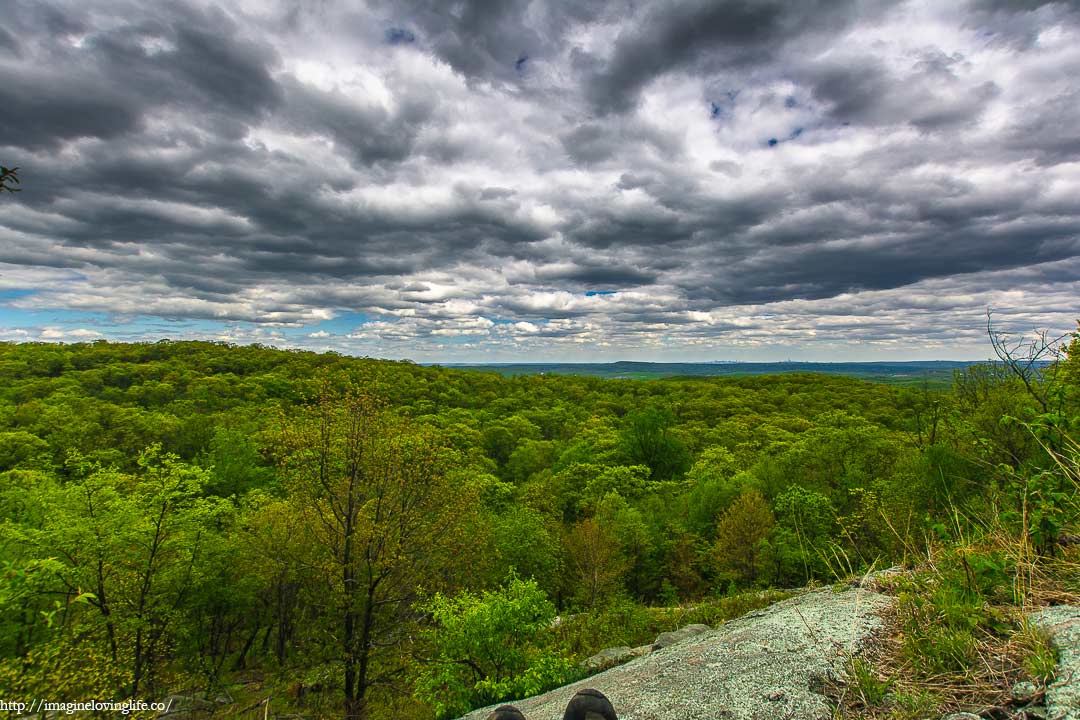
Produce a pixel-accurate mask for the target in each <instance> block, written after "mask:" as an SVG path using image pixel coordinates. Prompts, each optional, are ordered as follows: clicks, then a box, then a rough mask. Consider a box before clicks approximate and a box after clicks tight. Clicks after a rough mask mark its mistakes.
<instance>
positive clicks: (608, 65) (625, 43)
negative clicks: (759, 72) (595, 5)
mask: <svg viewBox="0 0 1080 720" xmlns="http://www.w3.org/2000/svg"><path fill="white" fill-rule="evenodd" d="M853 6H854V3H853V2H847V1H845V0H811V1H809V2H801V3H789V2H783V1H782V0H763V1H762V2H745V1H744V0H723V1H721V2H676V3H662V4H655V5H651V6H649V7H650V9H649V11H648V14H647V15H646V17H644V18H642V20H641V21H640V22H639V23H636V24H635V25H634V26H633V27H631V28H627V29H626V30H624V31H623V33H621V34H620V35H619V38H618V40H617V42H616V44H615V49H614V52H613V53H612V56H611V59H610V60H609V61H607V62H605V63H603V64H601V65H600V66H599V67H597V68H596V69H595V70H594V71H592V72H591V73H590V75H591V76H590V78H589V79H588V82H587V88H588V94H589V97H590V100H591V102H592V105H593V107H595V108H596V109H597V110H598V111H599V112H602V113H604V112H624V111H626V110H629V109H630V108H631V107H632V106H633V105H634V103H635V101H636V98H637V94H638V92H639V91H640V90H641V89H642V88H643V87H645V86H646V85H648V83H649V82H650V81H651V80H653V79H654V78H656V77H657V76H659V75H662V74H663V73H666V72H668V71H671V70H675V69H680V68H684V67H687V66H691V65H695V64H701V65H703V66H704V67H706V68H707V69H709V70H712V71H715V70H717V69H720V68H744V67H749V66H753V65H758V64H764V63H766V62H768V61H769V60H770V59H772V57H773V56H774V55H775V53H776V52H777V50H778V49H779V48H780V47H781V46H783V45H784V44H785V43H786V42H788V41H790V40H793V39H795V38H798V37H806V36H809V35H810V34H811V33H813V32H817V31H825V32H827V33H830V34H831V33H836V32H839V31H840V30H841V29H843V27H844V26H845V25H846V24H847V23H848V22H849V21H850V20H851V19H852V12H851V11H852V9H853Z"/></svg>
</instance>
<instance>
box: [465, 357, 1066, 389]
mask: <svg viewBox="0 0 1080 720" xmlns="http://www.w3.org/2000/svg"><path fill="white" fill-rule="evenodd" d="M975 364H981V363H970V362H960V361H953V360H917V361H911V362H790V361H789V362H701V363H663V362H656V363H653V362H629V361H620V362H611V363H491V364H482V363H462V364H456V365H453V364H452V365H448V366H447V367H460V368H466V369H470V370H481V371H488V372H497V373H499V374H501V375H507V376H515V375H541V374H543V375H546V374H558V375H587V376H590V377H603V378H633V379H639V380H647V379H652V378H667V377H702V376H704V377H714V376H717V377H720V376H747V375H773V374H777V373H824V374H828V375H846V376H848V377H853V378H858V379H861V380H871V381H874V382H885V383H895V384H914V385H918V384H924V383H930V384H931V385H933V386H935V387H945V386H946V385H948V384H949V383H951V382H952V378H953V374H954V373H955V372H956V371H957V370H965V369H967V368H968V367H970V366H971V365H975ZM991 364H992V363H991ZM1043 364H1045V363H1043Z"/></svg>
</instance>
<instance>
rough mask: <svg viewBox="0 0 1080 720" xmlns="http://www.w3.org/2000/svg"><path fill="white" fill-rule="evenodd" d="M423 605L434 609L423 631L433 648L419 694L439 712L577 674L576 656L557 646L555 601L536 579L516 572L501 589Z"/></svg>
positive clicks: (521, 693)
mask: <svg viewBox="0 0 1080 720" xmlns="http://www.w3.org/2000/svg"><path fill="white" fill-rule="evenodd" d="M418 609H419V610H420V611H421V612H425V613H430V615H431V618H432V626H431V627H430V628H428V629H427V630H426V631H425V633H424V635H425V639H426V640H427V641H428V642H429V643H430V645H431V646H432V647H433V654H432V657H430V658H426V659H425V660H424V661H422V662H421V666H420V670H419V672H418V674H417V678H416V693H417V696H418V697H419V698H420V699H421V700H423V701H424V702H426V703H428V704H429V705H431V707H432V708H433V709H434V710H435V715H436V717H438V718H450V717H456V716H458V715H461V714H463V713H465V712H468V711H469V710H470V709H472V708H474V707H480V706H482V705H486V704H489V703H495V702H499V701H500V700H506V699H510V698H514V697H526V696H529V695H535V694H537V693H539V692H543V691H544V690H548V689H550V688H552V687H556V686H558V685H562V684H563V683H565V682H567V681H568V680H569V679H570V677H571V673H572V670H573V663H572V662H571V660H570V659H569V658H566V657H563V656H561V655H560V654H559V653H558V652H556V651H555V649H554V648H553V647H552V646H551V639H552V636H551V633H550V632H549V628H550V626H551V624H552V621H553V620H554V618H555V606H554V605H552V604H551V603H550V602H549V601H548V599H547V597H546V596H545V595H544V593H543V591H541V590H540V588H539V587H538V586H537V584H536V582H535V581H533V580H522V579H520V578H518V577H516V576H513V575H511V577H510V579H509V581H508V582H507V584H506V585H505V586H503V587H502V588H500V589H498V590H496V591H494V592H484V593H483V594H481V595H474V594H472V593H469V592H463V593H460V594H459V595H456V596H454V597H446V596H444V595H442V594H437V595H435V596H434V597H433V598H431V599H430V600H428V601H427V602H424V603H421V604H420V605H419V607H418Z"/></svg>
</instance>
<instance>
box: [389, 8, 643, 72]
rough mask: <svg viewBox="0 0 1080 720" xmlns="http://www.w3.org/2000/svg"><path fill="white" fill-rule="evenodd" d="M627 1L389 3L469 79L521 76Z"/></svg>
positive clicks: (392, 10) (395, 13)
mask: <svg viewBox="0 0 1080 720" xmlns="http://www.w3.org/2000/svg"><path fill="white" fill-rule="evenodd" d="M626 5H628V3H624V2H609V1H607V0H582V1H580V2H572V3H557V2H535V1H533V0H463V1H461V2H454V3H447V2H442V1H441V0H413V1H411V2H393V3H386V4H385V11H386V12H387V14H389V15H390V17H392V18H396V17H407V18H408V19H409V20H410V22H414V23H415V24H416V26H417V27H419V28H421V33H420V35H421V38H422V40H423V41H424V42H425V43H426V44H427V45H428V46H429V47H430V49H431V51H432V52H434V53H435V55H436V56H438V57H439V58H440V59H441V60H443V61H444V62H446V63H448V64H449V65H450V66H451V67H452V68H454V70H455V71H457V72H459V73H461V74H462V75H464V76H465V77H466V78H468V79H469V80H489V81H497V82H517V81H518V80H519V79H520V76H521V75H522V70H524V69H525V68H524V67H523V65H524V64H525V63H524V62H523V60H524V61H528V60H533V59H539V60H551V59H552V58H553V57H555V56H556V55H557V54H558V53H559V52H561V47H560V45H561V43H562V40H563V36H564V35H565V33H566V32H567V30H569V29H571V28H573V27H575V26H579V25H581V24H584V23H589V22H592V21H594V20H597V19H599V18H604V17H611V16H618V15H619V14H620V13H622V12H624V9H625V6H626Z"/></svg>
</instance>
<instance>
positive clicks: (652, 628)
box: [555, 590, 794, 658]
mask: <svg viewBox="0 0 1080 720" xmlns="http://www.w3.org/2000/svg"><path fill="white" fill-rule="evenodd" d="M793 594H794V592H793V591H790V590H760V591H748V592H742V593H737V594H733V595H730V596H726V597H719V598H711V599H707V600H703V601H702V602H699V603H696V604H694V605H688V606H676V607H646V606H643V605H638V604H637V603H634V602H631V601H628V600H627V601H623V602H616V603H614V604H612V605H611V606H609V607H606V608H604V609H602V610H597V611H594V612H587V613H580V614H577V615H572V616H569V617H567V618H564V619H563V620H562V621H561V622H560V623H559V624H558V626H557V628H556V630H555V631H556V632H557V633H558V636H559V642H560V646H561V647H562V648H563V651H564V652H565V653H566V654H568V655H572V656H574V657H577V658H585V657H589V656H590V655H595V654H596V653H598V652H600V651H601V650H603V649H604V648H609V647H618V646H623V645H625V646H629V647H636V646H639V645H649V644H652V642H653V641H654V640H655V639H656V636H657V635H659V634H660V633H663V632H669V631H672V630H678V629H679V628H682V627H686V626H687V625H694V624H699V623H700V624H703V625H709V626H710V627H715V626H717V625H721V624H723V623H725V622H727V621H729V620H734V619H735V618H737V617H740V616H742V615H745V614H746V613H748V612H751V611H753V610H758V609H760V608H763V607H768V606H769V605H771V604H773V603H775V602H779V601H781V600H784V599H786V598H789V597H791V596H792V595H793Z"/></svg>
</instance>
